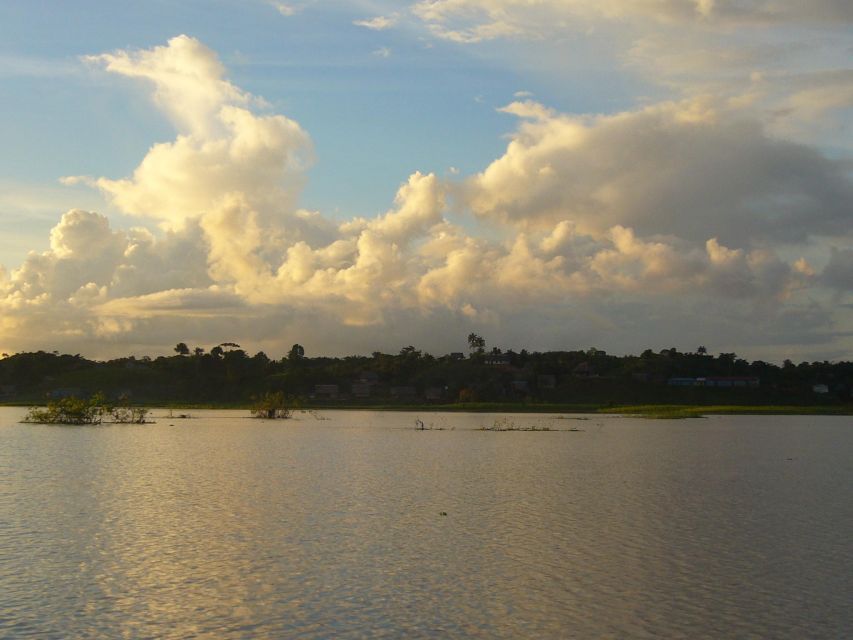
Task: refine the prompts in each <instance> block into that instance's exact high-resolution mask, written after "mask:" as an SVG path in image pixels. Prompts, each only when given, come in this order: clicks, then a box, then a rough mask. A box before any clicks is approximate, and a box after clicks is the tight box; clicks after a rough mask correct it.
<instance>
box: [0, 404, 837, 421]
mask: <svg viewBox="0 0 853 640" xmlns="http://www.w3.org/2000/svg"><path fill="white" fill-rule="evenodd" d="M40 404H43V401H42V402H38V401H35V402H11V403H0V406H18V407H21V406H27V407H28V406H33V405H40ZM138 405H139V406H143V407H147V408H158V409H166V410H173V411H183V412H187V411H193V410H217V409H218V410H222V409H232V410H246V411H248V410H249V409H250V408H251V403H249V402H218V403H212V402H209V403H179V402H141V403H138ZM295 409H296V410H297V411H298V410H299V409H305V410H321V411H322V410H344V411H410V412H421V413H430V412H449V413H533V414H535V413H569V414H579V413H601V414H610V415H623V416H636V417H642V418H664V419H665V418H671V419H680V418H701V417H703V416H708V415H773V416H782V415H825V416H850V415H853V406H851V405H811V406H809V405H806V406H802V405H796V406H795V405H688V404H642V405H624V406H613V405H610V404H608V405H602V404H566V403H514V402H465V403H454V404H426V403H420V404H390V403H383V404H350V403H318V402H310V401H309V402H305V403H303V404H301V405H300V406H299V407H296V408H295Z"/></svg>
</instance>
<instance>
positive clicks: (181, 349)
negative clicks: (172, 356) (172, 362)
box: [175, 342, 190, 356]
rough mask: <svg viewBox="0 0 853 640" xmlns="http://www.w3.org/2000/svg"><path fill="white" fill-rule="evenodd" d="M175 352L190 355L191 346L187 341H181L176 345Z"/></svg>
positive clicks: (180, 354)
mask: <svg viewBox="0 0 853 640" xmlns="http://www.w3.org/2000/svg"><path fill="white" fill-rule="evenodd" d="M175 353H177V354H178V355H179V356H188V355H190V348H189V347H188V346H187V343H186V342H179V343H178V344H177V346H176V347H175Z"/></svg>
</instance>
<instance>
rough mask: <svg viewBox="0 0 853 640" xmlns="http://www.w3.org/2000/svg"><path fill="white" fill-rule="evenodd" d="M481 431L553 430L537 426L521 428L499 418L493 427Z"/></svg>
mask: <svg viewBox="0 0 853 640" xmlns="http://www.w3.org/2000/svg"><path fill="white" fill-rule="evenodd" d="M480 431H552V429H551V427H540V426H538V425H535V424H534V425H531V426H528V427H524V426H519V425H517V424H515V422H513V421H512V420H510V419H509V418H498V419H497V420H495V421H494V422H493V423H492V426H490V427H489V426H483V427H480Z"/></svg>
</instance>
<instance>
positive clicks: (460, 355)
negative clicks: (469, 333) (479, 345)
mask: <svg viewBox="0 0 853 640" xmlns="http://www.w3.org/2000/svg"><path fill="white" fill-rule="evenodd" d="M450 359H451V360H464V359H465V354H464V353H462V352H461V351H454V352H453V353H451V354H450Z"/></svg>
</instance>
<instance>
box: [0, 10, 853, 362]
mask: <svg viewBox="0 0 853 640" xmlns="http://www.w3.org/2000/svg"><path fill="white" fill-rule="evenodd" d="M421 4H422V5H423V6H422V7H421V9H420V11H421V12H422V13H423V12H427V10H428V9H430V7H427V6H426V4H429V3H421ZM431 4H432V5H434V6H432V9H433V10H435V11H443V10H444V9H446V8H447V7H449V6H450V5H449V4H447V3H431ZM613 6H616V4H615V3H614V5H613ZM443 7H444V8H443ZM715 7H716V5H713V4H706V5H704V9H701V7H700V9H701V10H702V11H705V12H706V13H708V14H709V15H713V11H715V10H716V8H715ZM694 9H696V7H694ZM425 15H426V14H425ZM389 54H390V51H389ZM87 61H88V62H89V64H90V65H92V67H93V69H95V70H98V71H99V72H100V73H104V74H105V76H106V77H107V78H109V77H123V78H131V79H135V80H136V81H138V82H139V83H140V84H141V85H142V86H144V87H146V88H147V90H148V91H149V92H150V94H151V97H152V101H153V104H154V105H155V106H156V107H157V108H158V109H159V110H160V111H161V112H162V113H163V114H165V115H166V116H167V117H168V119H169V121H170V123H171V124H172V126H173V127H174V129H175V134H174V139H172V140H171V141H166V142H157V143H155V144H153V145H152V146H151V147H150V149H149V150H148V151H147V153H145V154H144V156H143V157H142V158H141V159H140V161H139V164H138V166H137V167H136V168H135V169H134V170H133V171H132V172H130V174H129V175H127V176H125V177H121V176H119V177H108V176H99V177H80V176H67V177H66V178H64V179H63V184H64V185H66V186H68V187H84V186H89V187H91V188H93V189H96V190H98V192H100V193H101V194H103V196H104V197H106V198H107V200H108V201H109V203H110V205H111V206H112V207H114V208H115V210H117V211H119V212H121V213H122V214H125V215H127V216H131V217H132V218H134V219H137V220H139V221H140V223H146V224H147V227H148V228H146V227H145V226H143V225H140V226H139V227H132V228H130V229H121V228H117V227H116V226H115V225H113V224H112V223H111V220H110V219H109V218H108V217H107V216H105V215H103V214H101V213H98V212H96V211H94V210H88V209H81V208H69V209H68V210H67V211H66V213H65V214H63V215H62V217H61V219H60V220H59V222H58V223H57V224H56V225H55V226H54V228H53V229H52V231H51V232H50V235H49V245H48V247H47V249H45V250H44V251H41V252H32V253H30V255H29V256H28V257H27V258H26V259H25V260H24V261H23V262H22V263H21V264H20V265H19V266H18V267H16V268H15V267H12V266H10V265H6V267H7V268H5V269H0V317H2V318H3V322H2V323H0V340H2V343H3V344H4V345H13V346H16V348H25V347H27V346H30V345H38V344H39V343H42V344H46V343H49V344H51V345H60V346H61V345H68V344H73V345H84V346H86V347H88V348H90V349H93V350H96V351H97V350H100V352H106V351H110V352H112V351H118V352H121V351H123V350H124V349H126V348H127V347H128V345H140V344H141V345H160V346H162V345H168V344H169V343H172V344H174V342H177V341H178V340H189V339H192V340H195V341H203V340H209V341H211V342H213V343H217V342H221V341H222V340H223V339H225V338H226V337H227V338H229V339H235V340H238V341H240V342H241V343H242V342H244V341H248V342H249V343H250V344H251V343H252V342H253V341H254V342H255V343H257V344H258V345H259V346H260V345H263V347H264V348H265V349H273V348H278V349H280V350H281V351H285V350H286V347H287V346H288V343H289V342H290V343H292V342H294V341H297V340H299V341H303V342H304V341H305V338H306V337H311V338H312V339H316V340H317V341H318V344H319V343H320V342H323V341H325V342H323V344H324V345H325V346H324V349H327V350H329V351H332V350H338V351H340V350H343V349H352V350H361V351H370V350H373V349H376V348H388V346H389V342H390V341H393V340H406V338H405V336H409V338H408V339H407V340H406V343H407V344H408V343H411V342H412V341H414V340H415V339H416V338H417V337H420V338H422V339H424V340H428V341H431V343H430V344H427V345H424V346H426V347H428V348H438V349H447V350H452V348H451V346H452V345H453V344H455V342H454V339H453V338H452V337H451V334H452V333H453V332H454V331H455V332H457V333H459V334H460V335H462V334H465V333H466V329H468V328H479V327H484V328H485V329H488V330H491V331H493V332H494V333H495V334H496V335H497V336H502V339H504V340H507V341H509V340H522V339H523V336H524V335H525V330H526V329H529V327H531V326H533V327H535V329H536V335H537V336H538V338H537V339H538V340H539V341H540V343H539V344H537V345H522V346H528V347H547V346H553V345H555V344H558V343H559V342H560V341H565V340H569V339H572V340H574V339H576V340H582V341H583V342H584V343H586V342H588V341H591V340H594V339H596V336H598V337H599V339H602V338H606V340H609V341H611V342H612V343H615V344H624V347H623V348H626V349H629V348H631V346H630V344H628V338H626V337H624V335H629V334H630V342H631V343H633V344H634V345H636V344H642V343H643V341H644V340H647V339H651V338H652V337H654V336H655V335H657V332H659V331H660V327H661V325H662V324H665V325H667V326H669V325H672V332H675V333H678V332H680V333H679V335H681V336H682V337H683V338H684V339H685V340H687V339H690V340H692V339H694V335H695V330H694V328H693V326H694V325H695V324H696V323H698V324H699V325H700V326H701V328H702V330H703V331H705V332H706V334H710V335H712V336H714V337H717V338H718V339H719V340H720V341H723V340H724V341H726V344H740V343H741V342H739V341H746V340H749V339H751V338H752V337H753V336H754V332H755V325H756V322H757V320H756V319H760V322H761V324H762V325H763V327H764V328H765V330H766V333H767V334H768V335H771V336H774V338H773V340H776V341H777V342H776V343H778V344H782V343H785V344H788V343H789V341H791V340H793V339H795V338H796V336H800V338H801V339H803V340H805V339H815V340H816V339H818V338H816V337H814V335H812V333H810V331H811V330H809V329H804V328H803V325H802V319H803V318H809V319H810V322H812V327H820V330H821V333H820V335H821V336H824V338H823V339H825V340H827V341H831V340H833V339H834V338H833V337H832V335H833V332H832V329H833V327H834V322H835V320H834V318H835V315H834V314H835V313H836V312H835V310H834V307H833V302H832V301H833V299H834V298H833V296H837V295H840V294H841V293H844V292H849V291H850V288H851V287H850V283H849V278H848V277H846V274H847V273H848V272H849V269H848V267H849V263H850V253H851V249H850V247H851V245H853V243H851V226H850V208H849V204H850V202H853V184H852V183H851V177H850V173H849V167H848V166H847V165H846V164H845V162H844V161H843V160H837V159H833V158H831V157H828V156H827V155H825V154H823V153H821V152H820V151H819V150H818V149H817V148H816V147H814V146H809V145H807V144H804V143H802V142H794V141H791V140H784V139H781V138H779V137H777V136H776V135H774V134H773V133H771V130H770V129H769V126H770V125H768V124H767V122H766V121H765V120H763V119H762V118H760V117H758V116H757V115H756V114H755V112H754V111H752V110H751V109H744V108H739V107H738V106H737V105H735V104H733V103H732V102H731V101H730V100H729V99H728V97H727V96H722V97H714V98H711V97H707V96H690V97H684V98H679V99H674V100H667V101H659V102H655V103H652V104H647V105H644V106H642V107H637V108H631V109H626V110H623V111H620V112H616V113H610V114H592V115H585V116H579V115H576V114H568V113H563V112H561V111H560V110H559V109H556V108H554V107H551V106H548V105H546V104H544V103H542V102H537V101H533V100H531V99H530V97H531V94H529V93H528V92H518V93H517V94H516V98H518V100H517V101H516V102H513V103H511V104H509V105H506V106H505V107H502V108H501V109H500V112H501V113H502V114H503V115H504V116H505V117H506V118H507V122H508V128H510V130H511V133H510V134H509V136H508V140H507V143H506V147H505V149H504V150H503V151H502V152H501V153H500V154H499V155H498V157H496V158H494V159H493V160H492V161H491V162H489V163H488V164H487V165H486V166H484V167H483V168H482V169H481V170H480V171H476V172H474V173H473V174H467V175H466V174H464V173H463V172H461V171H459V170H458V169H455V168H453V167H451V168H450V169H449V170H448V171H447V176H445V177H439V176H437V175H435V174H432V173H425V172H419V171H414V172H412V173H411V175H409V177H408V178H407V179H405V180H404V181H403V182H402V184H400V185H399V188H398V190H397V193H396V196H395V197H394V200H393V202H392V203H390V206H389V207H388V208H387V210H386V211H385V212H384V213H383V214H381V215H378V216H376V217H372V218H363V217H352V216H350V217H346V216H345V215H344V216H336V217H335V218H334V219H332V218H331V217H327V216H325V215H324V214H323V212H318V211H309V210H306V209H304V208H302V207H301V206H300V196H301V192H302V188H303V186H304V184H305V182H306V180H307V170H308V168H309V167H310V166H311V163H312V159H313V148H312V147H313V145H312V141H311V137H310V135H309V133H308V132H307V131H306V130H305V129H304V128H303V127H302V125H300V124H299V123H298V122H296V121H295V120H294V119H292V118H289V117H287V116H286V115H283V114H277V113H272V112H271V109H270V108H269V106H268V105H266V103H265V102H264V101H263V100H261V99H260V98H258V97H256V96H253V95H252V94H250V93H249V92H247V91H245V90H243V89H241V88H240V87H238V86H236V85H235V84H233V83H232V82H231V80H229V78H228V75H227V71H226V69H225V68H224V66H223V64H222V63H221V61H220V59H219V56H218V55H217V54H216V53H215V52H214V51H213V50H211V49H210V48H208V47H206V46H205V45H204V44H202V43H201V42H200V41H198V40H196V39H194V38H191V37H188V36H178V37H176V38H173V39H171V40H170V41H169V42H168V43H167V44H166V45H163V46H158V47H153V48H150V49H145V50H139V51H132V50H127V51H125V50H121V51H114V52H112V53H107V54H101V55H96V56H91V57H89V58H87ZM827 99H828V98H827ZM814 101H815V102H820V101H821V96H816V97H814ZM356 160H357V159H354V161H356ZM93 209H94V207H93ZM149 228H150V229H153V230H154V231H152V230H149ZM830 239H831V240H830ZM806 252H808V256H806V255H805V253H806ZM813 256H817V261H815V259H814V258H813ZM839 292H841V293H839ZM628 309H633V310H634V312H633V313H629V312H627V311H626V310H628ZM637 309H641V310H649V312H648V313H647V314H645V315H644V314H643V313H638V312H636V310H637ZM652 311H653V312H652ZM662 313H665V314H666V317H665V319H663V320H661V318H660V314H662ZM798 319H799V320H798ZM24 327H26V328H27V331H26V332H24V331H23V328H24ZM223 332H226V333H227V334H228V335H227V336H223ZM668 335H673V334H668ZM620 336H622V337H620ZM620 340H621V341H622V342H621V343H620V342H619V341H620ZM371 341H373V344H370V342H371ZM377 342H378V343H377ZM776 343H774V344H776ZM80 348H82V347H79V346H78V347H77V349H76V350H80Z"/></svg>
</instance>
